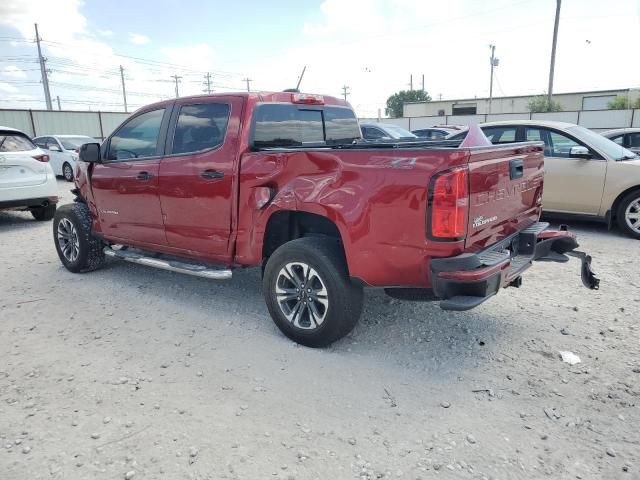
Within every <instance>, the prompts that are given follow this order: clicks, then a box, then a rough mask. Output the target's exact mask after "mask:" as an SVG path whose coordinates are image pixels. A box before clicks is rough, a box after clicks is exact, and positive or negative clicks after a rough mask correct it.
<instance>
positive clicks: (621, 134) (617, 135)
mask: <svg viewBox="0 0 640 480" xmlns="http://www.w3.org/2000/svg"><path fill="white" fill-rule="evenodd" d="M602 136H604V137H607V138H608V139H609V140H611V141H612V142H614V143H617V144H618V145H620V146H622V147H624V148H626V149H628V150H631V151H632V152H633V153H635V154H637V155H640V128H619V129H616V130H607V131H606V132H602Z"/></svg>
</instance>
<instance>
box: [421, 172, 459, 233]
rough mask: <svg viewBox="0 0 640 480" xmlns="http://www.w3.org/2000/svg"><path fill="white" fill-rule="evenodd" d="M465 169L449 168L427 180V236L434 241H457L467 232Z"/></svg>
mask: <svg viewBox="0 0 640 480" xmlns="http://www.w3.org/2000/svg"><path fill="white" fill-rule="evenodd" d="M468 182H469V171H468V169H467V168H456V169H454V170H449V171H447V172H444V173H442V174H440V175H438V176H436V177H435V178H434V179H433V180H432V181H431V188H430V190H429V210H428V220H427V221H428V225H429V227H428V228H429V236H430V237H431V238H433V239H435V240H461V239H463V238H464V236H465V234H466V233H467V217H468V214H469V188H468Z"/></svg>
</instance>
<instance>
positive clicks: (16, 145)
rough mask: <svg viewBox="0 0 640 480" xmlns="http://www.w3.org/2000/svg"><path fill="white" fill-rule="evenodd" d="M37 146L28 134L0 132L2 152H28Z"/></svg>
mask: <svg viewBox="0 0 640 480" xmlns="http://www.w3.org/2000/svg"><path fill="white" fill-rule="evenodd" d="M35 148H36V146H35V145H34V144H33V142H32V141H31V140H29V139H28V138H27V136H26V135H22V134H20V133H2V132H0V152H28V151H29V150H34V149H35Z"/></svg>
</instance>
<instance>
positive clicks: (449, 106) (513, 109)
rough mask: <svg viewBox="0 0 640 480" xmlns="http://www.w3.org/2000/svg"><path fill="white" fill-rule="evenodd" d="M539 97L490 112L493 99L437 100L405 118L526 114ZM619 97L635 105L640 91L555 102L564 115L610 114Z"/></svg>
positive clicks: (409, 108)
mask: <svg viewBox="0 0 640 480" xmlns="http://www.w3.org/2000/svg"><path fill="white" fill-rule="evenodd" d="M537 96H539V95H519V96H513V97H494V98H493V99H492V101H491V111H489V98H463V99H459V100H434V101H431V102H416V103H405V104H404V115H403V116H404V117H432V116H441V117H443V116H445V115H478V114H479V115H484V114H488V113H493V114H496V113H526V112H529V108H528V105H529V101H530V100H531V99H533V98H536V97H537ZM616 96H628V97H629V100H630V102H631V103H633V102H634V101H635V100H636V99H637V98H638V97H640V89H632V88H627V89H622V90H598V91H592V92H573V93H555V94H554V95H553V100H554V101H556V102H558V103H560V105H562V108H563V110H564V111H581V110H582V111H584V110H606V109H607V104H608V103H609V102H610V101H611V100H613V99H614V98H615V97H616Z"/></svg>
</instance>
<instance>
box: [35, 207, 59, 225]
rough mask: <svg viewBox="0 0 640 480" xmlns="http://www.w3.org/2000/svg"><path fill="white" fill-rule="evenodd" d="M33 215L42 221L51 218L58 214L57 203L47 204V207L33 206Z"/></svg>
mask: <svg viewBox="0 0 640 480" xmlns="http://www.w3.org/2000/svg"><path fill="white" fill-rule="evenodd" d="M30 210H31V215H33V218H35V219H36V220H38V221H40V222H42V221H47V220H51V219H52V218H53V216H54V215H55V214H56V204H55V203H52V204H50V205H47V206H46V207H31V209H30Z"/></svg>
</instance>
